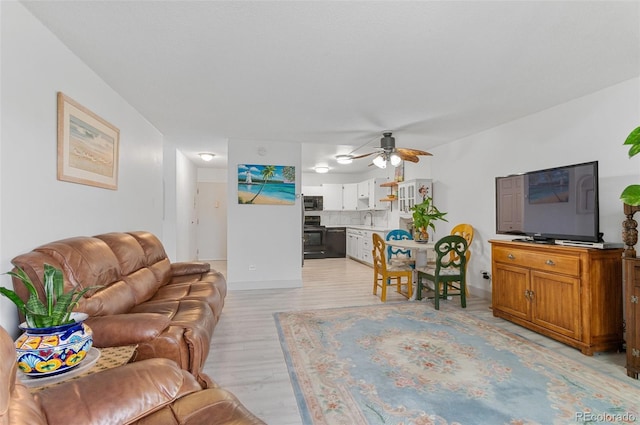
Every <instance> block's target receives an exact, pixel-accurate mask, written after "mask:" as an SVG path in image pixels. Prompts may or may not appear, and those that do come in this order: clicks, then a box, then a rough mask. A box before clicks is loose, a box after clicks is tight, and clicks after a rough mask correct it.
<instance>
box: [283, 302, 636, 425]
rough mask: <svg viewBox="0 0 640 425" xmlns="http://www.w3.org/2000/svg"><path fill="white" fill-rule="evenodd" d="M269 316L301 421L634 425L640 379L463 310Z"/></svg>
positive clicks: (380, 308) (418, 306)
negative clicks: (597, 367) (608, 370)
mask: <svg viewBox="0 0 640 425" xmlns="http://www.w3.org/2000/svg"><path fill="white" fill-rule="evenodd" d="M275 319H276V324H277V326H278V332H279V335H280V341H281V343H282V349H283V351H284V354H285V358H286V361H287V366H288V368H289V374H290V376H291V381H292V383H293V387H294V391H295V393H296V397H297V400H298V406H299V409H300V414H301V416H302V419H303V423H304V424H305V425H307V424H308V425H325V424H326V425H359V424H402V425H427V424H437V425H444V424H462V425H466V424H487V425H497V424H510V425H516V424H517V425H524V424H543V425H549V424H563V425H564V424H586V423H589V424H596V423H597V424H602V423H621V424H622V423H624V424H628V423H638V424H640V384H639V383H638V381H636V380H633V379H631V378H628V377H626V375H624V371H622V372H621V374H620V376H617V377H613V376H607V375H605V374H602V373H600V372H598V371H597V370H595V369H593V368H592V367H590V366H587V365H585V364H582V363H580V362H578V361H575V360H572V359H569V358H567V357H565V356H563V355H561V354H558V353H555V352H553V351H551V350H549V349H547V348H544V347H542V346H540V345H538V344H535V343H533V342H531V341H529V340H527V339H525V338H523V337H521V336H518V335H515V334H513V333H510V332H508V331H505V330H502V329H499V328H497V327H495V326H493V325H492V324H490V323H489V322H487V321H484V320H482V319H480V318H479V317H477V316H474V315H473V314H470V313H467V312H464V311H463V312H460V311H445V310H440V311H436V310H434V309H433V308H429V307H428V306H426V305H425V304H424V303H397V304H395V303H387V304H384V305H375V306H366V307H349V308H338V309H328V310H313V311H302V312H289V313H276V314H275ZM576 355H581V354H580V353H579V351H577V350H576Z"/></svg>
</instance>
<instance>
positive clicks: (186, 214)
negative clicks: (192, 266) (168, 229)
mask: <svg viewBox="0 0 640 425" xmlns="http://www.w3.org/2000/svg"><path fill="white" fill-rule="evenodd" d="M197 175H198V171H197V168H196V166H195V165H194V163H193V162H191V161H190V160H189V159H187V157H186V156H184V154H183V153H182V152H177V153H176V188H177V190H176V228H177V233H176V248H177V250H176V257H175V261H189V260H195V259H196V257H197V254H196V249H197V246H196V239H197V238H196V230H197V225H196V190H197Z"/></svg>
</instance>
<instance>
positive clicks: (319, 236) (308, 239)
mask: <svg viewBox="0 0 640 425" xmlns="http://www.w3.org/2000/svg"><path fill="white" fill-rule="evenodd" d="M326 238H327V228H326V227H325V226H322V225H321V224H320V216H319V215H307V216H305V217H304V258H325V257H326V247H325V243H326Z"/></svg>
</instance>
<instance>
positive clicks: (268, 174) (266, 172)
mask: <svg viewBox="0 0 640 425" xmlns="http://www.w3.org/2000/svg"><path fill="white" fill-rule="evenodd" d="M260 174H262V186H260V189H258V193H256V195H255V196H254V197H253V198H251V200H250V201H249V202H247V203H248V204H253V201H255V199H256V198H257V197H258V195H260V192H262V189H264V186H265V185H266V184H267V180H270V179H271V178H272V177H273V176H274V175H275V174H276V166H275V165H265V166H264V168H263V169H262V171H261V172H260Z"/></svg>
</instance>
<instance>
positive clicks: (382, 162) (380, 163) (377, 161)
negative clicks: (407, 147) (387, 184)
mask: <svg viewBox="0 0 640 425" xmlns="http://www.w3.org/2000/svg"><path fill="white" fill-rule="evenodd" d="M373 165H375V166H376V167H378V168H387V158H385V155H384V154H382V153H381V154H380V155H378V156H376V157H375V158H373Z"/></svg>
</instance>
